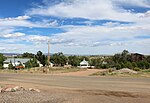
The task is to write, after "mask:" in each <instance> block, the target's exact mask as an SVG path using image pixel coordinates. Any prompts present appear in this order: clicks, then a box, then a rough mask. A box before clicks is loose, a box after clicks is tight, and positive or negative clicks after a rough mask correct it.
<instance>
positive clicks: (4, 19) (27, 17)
mask: <svg viewBox="0 0 150 103" xmlns="http://www.w3.org/2000/svg"><path fill="white" fill-rule="evenodd" d="M29 18H30V16H26V15H25V16H18V17H16V18H11V17H9V18H3V19H0V21H13V20H27V19H29Z"/></svg>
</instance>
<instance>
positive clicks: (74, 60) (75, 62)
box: [68, 56, 80, 66]
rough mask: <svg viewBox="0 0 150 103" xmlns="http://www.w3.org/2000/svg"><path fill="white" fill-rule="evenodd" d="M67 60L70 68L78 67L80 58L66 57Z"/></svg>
mask: <svg viewBox="0 0 150 103" xmlns="http://www.w3.org/2000/svg"><path fill="white" fill-rule="evenodd" d="M68 60H69V62H68V63H69V64H71V65H72V66H79V64H80V58H79V57H78V56H69V57H68Z"/></svg>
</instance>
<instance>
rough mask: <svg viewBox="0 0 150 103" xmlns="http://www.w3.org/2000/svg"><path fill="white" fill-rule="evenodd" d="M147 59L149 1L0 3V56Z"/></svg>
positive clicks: (23, 0)
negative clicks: (124, 56)
mask: <svg viewBox="0 0 150 103" xmlns="http://www.w3.org/2000/svg"><path fill="white" fill-rule="evenodd" d="M48 41H50V43H51V50H50V51H51V53H57V52H63V53H64V54H76V55H102V54H105V55H111V54H115V53H119V52H122V51H123V50H128V51H129V52H137V53H142V54H146V55H149V54H150V0H0V52H1V53H24V52H31V53H36V52H37V51H39V50H40V51H42V52H44V53H47V42H48Z"/></svg>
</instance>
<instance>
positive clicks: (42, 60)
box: [35, 51, 47, 66]
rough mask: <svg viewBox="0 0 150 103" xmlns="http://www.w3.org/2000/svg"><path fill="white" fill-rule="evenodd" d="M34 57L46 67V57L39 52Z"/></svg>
mask: <svg viewBox="0 0 150 103" xmlns="http://www.w3.org/2000/svg"><path fill="white" fill-rule="evenodd" d="M35 57H36V59H37V60H38V61H39V62H40V63H41V64H42V65H43V66H45V65H46V63H47V57H46V56H45V55H44V54H43V53H42V52H41V51H38V52H37V54H36V55H35Z"/></svg>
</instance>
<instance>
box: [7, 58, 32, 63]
mask: <svg viewBox="0 0 150 103" xmlns="http://www.w3.org/2000/svg"><path fill="white" fill-rule="evenodd" d="M29 60H30V59H29V58H7V60H5V61H4V63H10V61H11V62H12V63H14V62H18V61H19V62H21V63H26V62H27V61H29Z"/></svg>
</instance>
